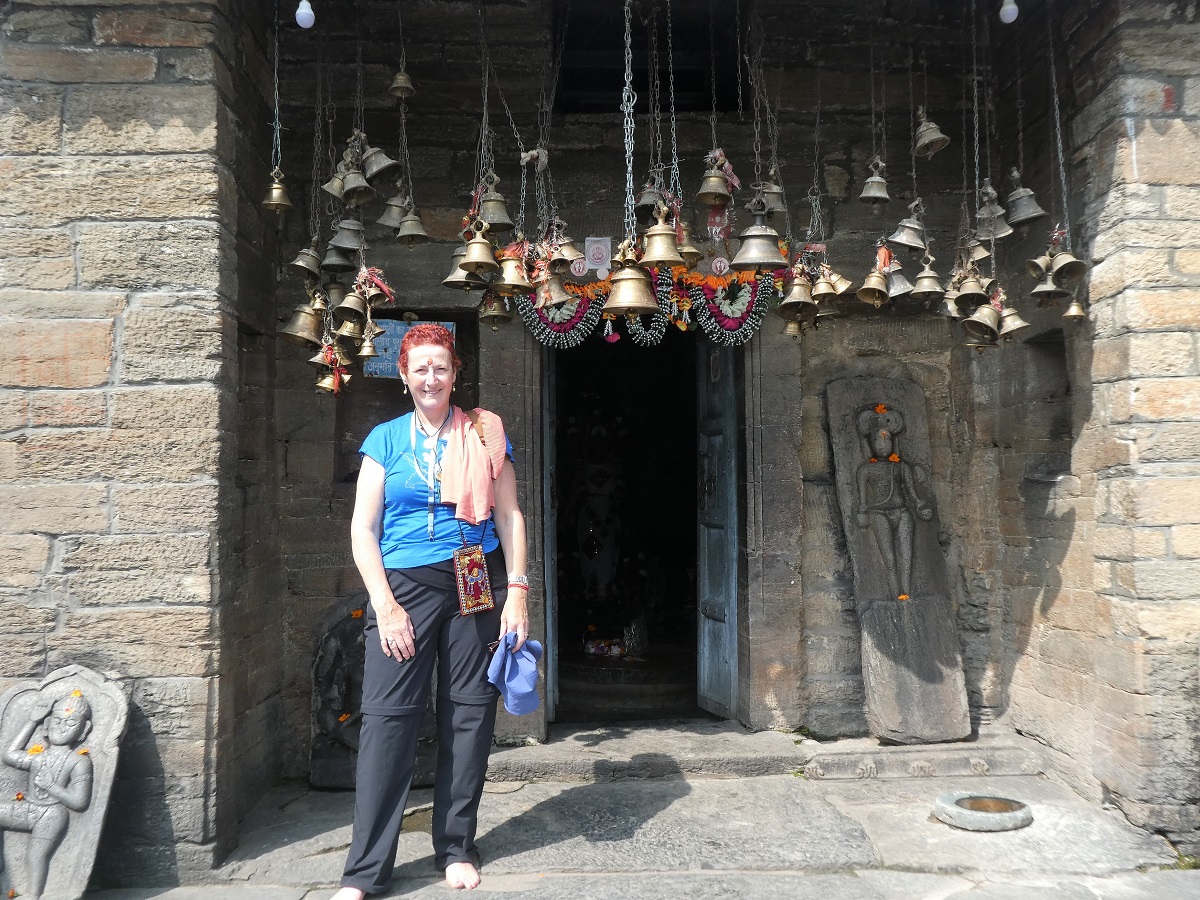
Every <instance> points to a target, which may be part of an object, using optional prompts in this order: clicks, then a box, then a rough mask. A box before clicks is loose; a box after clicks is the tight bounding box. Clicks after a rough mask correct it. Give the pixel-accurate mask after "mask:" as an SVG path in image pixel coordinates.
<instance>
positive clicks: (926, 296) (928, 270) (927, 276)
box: [912, 255, 945, 303]
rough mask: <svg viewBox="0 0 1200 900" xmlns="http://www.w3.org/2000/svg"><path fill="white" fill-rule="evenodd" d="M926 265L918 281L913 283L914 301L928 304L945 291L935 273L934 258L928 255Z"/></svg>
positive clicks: (918, 276) (925, 260)
mask: <svg viewBox="0 0 1200 900" xmlns="http://www.w3.org/2000/svg"><path fill="white" fill-rule="evenodd" d="M924 263H925V268H923V269H921V272H920V274H918V275H917V280H916V281H915V282H914V283H913V290H912V295H913V299H914V300H923V301H925V302H926V303H928V302H930V301H933V300H937V299H938V298H939V297H941V296H942V295H943V294H944V293H945V291H943V290H942V282H941V280H940V279H939V278H938V275H937V272H935V271H933V257H932V256H929V255H926V256H925V259H924Z"/></svg>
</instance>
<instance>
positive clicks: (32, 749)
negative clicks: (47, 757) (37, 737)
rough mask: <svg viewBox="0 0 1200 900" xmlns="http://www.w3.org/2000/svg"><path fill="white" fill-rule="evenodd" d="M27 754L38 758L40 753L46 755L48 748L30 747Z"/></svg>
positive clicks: (37, 745)
mask: <svg viewBox="0 0 1200 900" xmlns="http://www.w3.org/2000/svg"><path fill="white" fill-rule="evenodd" d="M25 752H26V753H28V754H29V755H30V756H37V755H38V754H39V753H45V752H46V748H45V747H43V746H42V745H41V744H34V745H33V746H32V747H30V748H29V749H28V750H27V751H25Z"/></svg>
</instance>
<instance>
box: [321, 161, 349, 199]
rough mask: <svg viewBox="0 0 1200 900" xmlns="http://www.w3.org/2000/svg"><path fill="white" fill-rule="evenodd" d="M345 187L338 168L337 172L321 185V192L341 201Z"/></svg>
mask: <svg viewBox="0 0 1200 900" xmlns="http://www.w3.org/2000/svg"><path fill="white" fill-rule="evenodd" d="M345 187H346V185H345V182H344V180H343V178H342V170H341V168H340V167H339V168H338V170H337V171H336V172H334V173H333V177H332V178H330V179H329V180H328V181H327V182H325V183H324V184H323V185H321V190H323V191H324V192H325V193H327V194H332V195H333V196H334V197H336V198H337V199H339V200H341V199H342V194H343V192H344V190H345Z"/></svg>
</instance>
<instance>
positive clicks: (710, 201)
mask: <svg viewBox="0 0 1200 900" xmlns="http://www.w3.org/2000/svg"><path fill="white" fill-rule="evenodd" d="M732 199H733V194H731V193H729V180H728V179H727V178H726V177H725V173H724V172H722V171H721V170H720V169H719V168H717V167H716V166H710V167H709V168H708V169H707V170H705V172H704V177H703V178H702V179H700V190H699V191H697V192H696V202H697V203H700V204H702V205H704V206H725V205H726V204H727V203H729V201H730V200H732Z"/></svg>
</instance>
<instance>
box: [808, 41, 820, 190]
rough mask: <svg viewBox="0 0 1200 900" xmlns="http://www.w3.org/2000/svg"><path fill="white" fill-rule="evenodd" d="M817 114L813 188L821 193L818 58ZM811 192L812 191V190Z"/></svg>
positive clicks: (814, 137) (814, 139)
mask: <svg viewBox="0 0 1200 900" xmlns="http://www.w3.org/2000/svg"><path fill="white" fill-rule="evenodd" d="M816 94H817V115H816V119H815V121H814V122H813V183H812V186H813V190H814V191H816V192H817V193H818V194H820V193H821V61H820V60H819V59H818V60H817V90H816ZM810 193H811V192H810Z"/></svg>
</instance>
